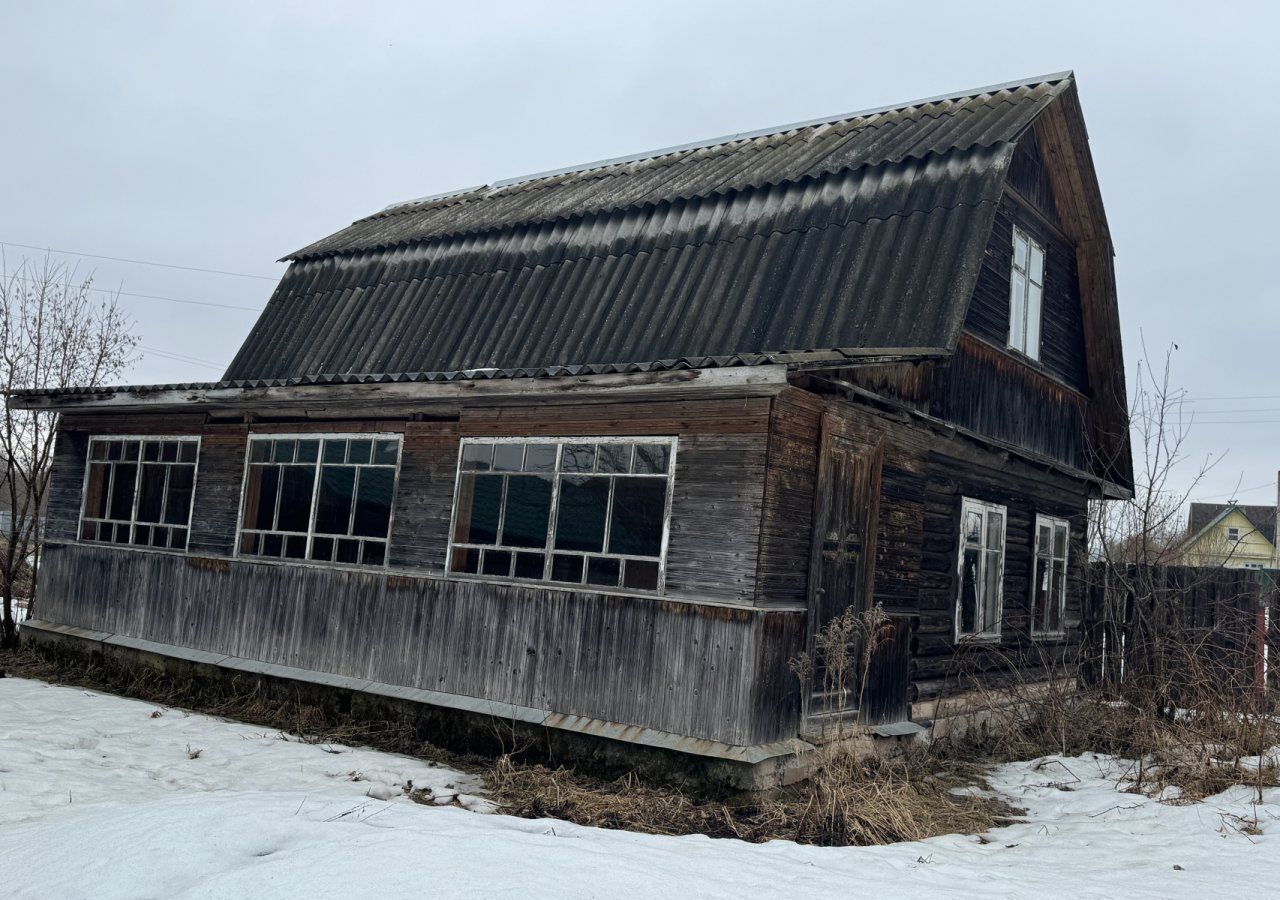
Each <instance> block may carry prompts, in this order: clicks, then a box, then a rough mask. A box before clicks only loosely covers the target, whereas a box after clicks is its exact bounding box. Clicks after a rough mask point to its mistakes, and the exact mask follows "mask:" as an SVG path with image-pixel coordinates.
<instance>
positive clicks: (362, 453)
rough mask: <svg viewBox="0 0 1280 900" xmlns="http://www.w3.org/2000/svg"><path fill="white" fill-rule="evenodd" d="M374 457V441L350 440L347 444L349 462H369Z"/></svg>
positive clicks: (354, 463)
mask: <svg viewBox="0 0 1280 900" xmlns="http://www.w3.org/2000/svg"><path fill="white" fill-rule="evenodd" d="M372 458H373V441H368V440H358V441H350V442H349V443H348V446H347V462H349V463H351V464H353V465H356V464H361V465H363V464H364V463H367V462H369V460H370V459H372Z"/></svg>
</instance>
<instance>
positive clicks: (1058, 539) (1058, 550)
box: [1053, 525, 1067, 559]
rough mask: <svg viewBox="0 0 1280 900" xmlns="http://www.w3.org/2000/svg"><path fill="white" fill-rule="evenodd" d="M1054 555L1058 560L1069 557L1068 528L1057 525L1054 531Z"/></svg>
mask: <svg viewBox="0 0 1280 900" xmlns="http://www.w3.org/2000/svg"><path fill="white" fill-rule="evenodd" d="M1053 555H1054V556H1056V557H1057V558H1058V559H1065V558H1066V556H1067V526H1066V525H1057V526H1055V527H1054V529H1053Z"/></svg>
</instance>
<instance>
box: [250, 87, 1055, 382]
mask: <svg viewBox="0 0 1280 900" xmlns="http://www.w3.org/2000/svg"><path fill="white" fill-rule="evenodd" d="M1073 85H1074V80H1073V78H1072V76H1071V75H1070V73H1064V74H1059V75H1053V76H1047V77H1044V78H1037V79H1033V80H1030V81H1027V82H1022V83H1016V84H1009V85H1001V86H997V87H994V88H983V89H978V90H975V91H970V92H965V93H962V94H957V95H954V96H951V97H944V98H935V99H931V100H928V101H917V102H913V103H908V104H903V105H900V106H896V107H890V108H885V109H881V110H872V111H869V112H865V113H854V114H850V115H846V116H840V117H836V118H833V119H829V120H822V121H820V122H812V123H804V124H801V125H794V126H786V127H783V128H778V129H771V130H768V131H765V132H760V133H756V134H749V135H734V136H731V137H728V138H722V139H718V140H715V141H711V142H708V143H706V144H702V145H696V146H692V147H686V148H675V149H671V150H664V151H657V152H656V153H653V154H648V155H644V156H641V157H636V158H631V159H626V160H620V161H608V162H603V163H596V164H591V165H587V166H583V167H580V168H577V169H572V170H568V171H565V172H560V173H552V174H548V175H540V176H530V177H528V178H524V179H515V180H512V181H509V182H500V183H498V184H495V185H491V186H486V187H482V188H472V189H469V190H465V191H460V192H457V193H454V194H449V195H445V196H442V197H437V198H430V199H425V200H418V201H412V202H409V203H401V204H396V205H394V206H391V207H388V208H387V209H384V210H382V211H381V212H378V213H376V214H374V215H372V216H369V217H367V218H364V219H361V220H359V221H357V222H355V223H354V224H352V225H351V226H349V227H348V228H345V229H343V230H341V231H339V232H337V233H336V234H333V235H331V236H330V237H327V238H325V239H324V240H321V241H318V242H316V243H313V244H311V245H310V246H307V247H304V248H303V249H301V250H299V251H297V252H296V253H293V254H291V255H290V256H289V257H287V258H288V259H290V260H291V261H292V262H293V265H292V266H290V268H289V271H288V272H287V273H286V275H285V277H284V279H283V280H282V281H281V282H280V285H279V287H278V288H277V290H276V292H275V294H274V296H273V297H272V299H271V302H270V303H269V304H268V306H267V308H266V310H265V311H264V312H263V314H262V316H261V318H260V319H259V321H258V323H257V324H256V325H255V327H254V329H253V332H252V333H251V334H250V335H249V337H248V339H247V340H246V341H245V343H244V345H243V346H242V348H241V350H240V352H239V354H238V355H237V356H236V358H235V360H234V361H233V362H232V363H231V366H230V367H229V369H228V370H227V373H226V376H225V377H226V379H227V380H254V379H277V378H294V377H299V376H307V375H319V374H348V373H387V372H393V373H418V372H454V371H463V370H471V369H481V368H485V369H487V368H495V369H504V370H511V369H523V368H539V367H548V366H566V365H626V364H632V363H651V362H654V361H657V360H678V359H688V358H696V357H708V356H710V357H721V356H733V355H743V354H774V353H780V352H795V351H831V350H845V351H859V350H883V349H894V350H905V351H914V352H917V353H921V352H923V353H929V352H933V353H935V354H936V353H938V352H946V351H947V350H948V349H949V348H951V347H953V346H954V344H955V342H956V340H957V338H958V334H959V331H960V327H961V325H962V323H963V320H964V315H965V311H966V309H967V305H968V302H969V299H970V297H971V295H972V292H973V286H974V283H975V279H976V277H977V273H978V269H979V266H980V264H981V261H982V256H983V251H984V250H985V247H986V243H987V240H988V237H989V234H990V231H991V225H992V222H993V219H994V215H995V209H996V204H997V202H998V201H999V199H1000V196H1001V193H1002V191H1003V188H1004V181H1005V176H1006V174H1007V171H1008V165H1009V162H1010V159H1011V157H1012V153H1013V149H1014V142H1016V141H1017V139H1018V138H1019V137H1020V136H1021V135H1022V134H1023V133H1024V132H1025V131H1026V130H1027V129H1028V128H1029V127H1030V126H1031V124H1032V123H1033V121H1034V120H1035V119H1036V118H1037V116H1038V115H1039V114H1040V113H1041V112H1043V111H1044V110H1045V109H1046V107H1048V106H1049V105H1050V104H1051V103H1053V101H1054V100H1055V99H1056V98H1058V97H1059V96H1061V95H1062V94H1063V93H1064V92H1065V91H1067V90H1068V89H1071V88H1072V87H1073Z"/></svg>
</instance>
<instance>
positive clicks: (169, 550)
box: [69, 538, 191, 556]
mask: <svg viewBox="0 0 1280 900" xmlns="http://www.w3.org/2000/svg"><path fill="white" fill-rule="evenodd" d="M69 543H72V544H79V545H80V546H81V547H110V548H112V549H114V550H132V551H133V552H134V553H163V554H164V555H165V556H190V555H191V554H190V552H189V551H188V550H187V549H185V548H184V549H182V550H178V549H177V548H175V547H146V546H143V545H142V544H118V543H116V542H115V541H88V540H85V539H84V538H76V539H75V540H72V541H70V542H69Z"/></svg>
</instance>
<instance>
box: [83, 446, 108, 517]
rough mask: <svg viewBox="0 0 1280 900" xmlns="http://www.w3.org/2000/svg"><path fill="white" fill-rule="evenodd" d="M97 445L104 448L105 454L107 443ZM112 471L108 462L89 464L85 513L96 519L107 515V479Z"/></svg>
mask: <svg viewBox="0 0 1280 900" xmlns="http://www.w3.org/2000/svg"><path fill="white" fill-rule="evenodd" d="M97 446H99V447H102V448H103V453H104V455H105V453H106V447H105V445H104V444H99V445H97ZM110 473H111V466H109V465H107V464H106V463H93V464H92V465H90V466H89V483H88V484H87V485H86V486H85V495H84V511H85V515H87V516H91V517H93V518H95V519H105V518H106V517H107V480H108V476H109V475H110Z"/></svg>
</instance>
